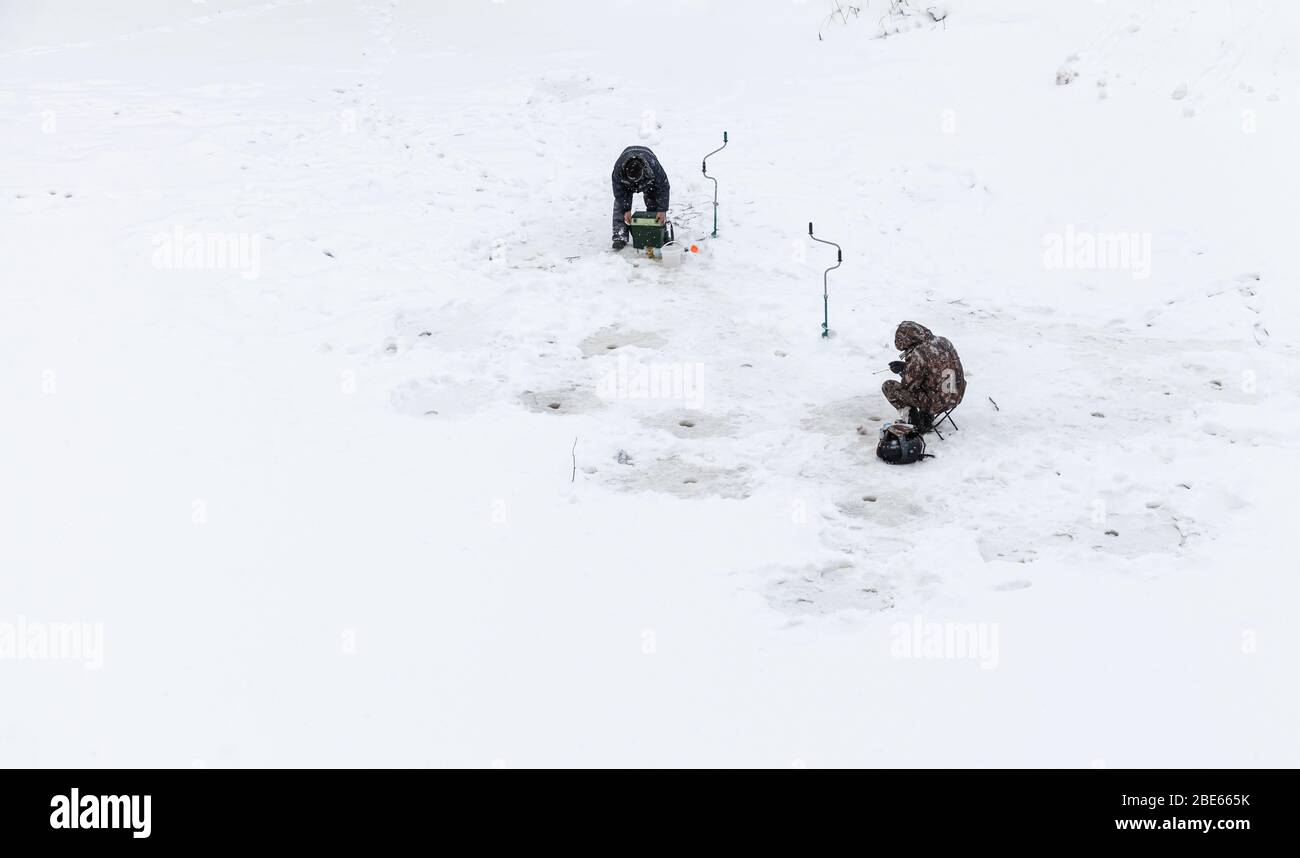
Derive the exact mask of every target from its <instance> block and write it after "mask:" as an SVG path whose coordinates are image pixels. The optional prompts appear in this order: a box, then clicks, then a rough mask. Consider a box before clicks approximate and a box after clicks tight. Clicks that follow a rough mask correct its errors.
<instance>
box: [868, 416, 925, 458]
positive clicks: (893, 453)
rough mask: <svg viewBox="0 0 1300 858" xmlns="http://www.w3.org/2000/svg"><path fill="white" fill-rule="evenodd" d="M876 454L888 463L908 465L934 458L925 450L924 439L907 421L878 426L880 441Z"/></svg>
mask: <svg viewBox="0 0 1300 858" xmlns="http://www.w3.org/2000/svg"><path fill="white" fill-rule="evenodd" d="M876 456H878V457H879V458H880V459H882V460H883V461H885V462H886V463H887V464H890V465H910V464H911V463H913V462H919V461H920V460H921V459H924V458H927V457H928V458H934V457H933V455H931V454H930V453H927V452H925V439H924V438H922V437H921V433H920V432H917V431H916V429H914V428H913V427H912V426H911V425H910V424H907V423H886V424H885V425H884V426H882V427H881V428H880V442H879V443H878V444H876Z"/></svg>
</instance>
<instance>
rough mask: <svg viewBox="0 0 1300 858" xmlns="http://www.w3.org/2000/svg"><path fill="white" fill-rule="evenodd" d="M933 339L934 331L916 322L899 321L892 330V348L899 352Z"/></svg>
mask: <svg viewBox="0 0 1300 858" xmlns="http://www.w3.org/2000/svg"><path fill="white" fill-rule="evenodd" d="M932 339H934V332H933V331H931V330H930V329H929V328H927V327H926V326H925V325H922V324H919V323H917V322H900V323H899V325H898V330H896V331H894V348H896V349H898V350H899V351H900V352H905V351H907V350H908V349H914V348H916V347H917V346H919V345H920V344H921V343H923V342H925V341H926V340H932Z"/></svg>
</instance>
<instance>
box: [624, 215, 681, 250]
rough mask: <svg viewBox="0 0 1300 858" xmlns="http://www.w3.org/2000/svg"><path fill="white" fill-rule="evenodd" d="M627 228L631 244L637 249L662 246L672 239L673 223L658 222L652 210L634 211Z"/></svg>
mask: <svg viewBox="0 0 1300 858" xmlns="http://www.w3.org/2000/svg"><path fill="white" fill-rule="evenodd" d="M628 230H629V232H631V233H632V246H633V247H635V248H637V249H638V250H644V249H646V248H658V247H663V246H664V245H665V244H667V243H668V242H670V241H672V240H673V225H672V224H671V223H667V222H665V223H662V224H661V223H658V222H657V221H656V220H655V213H654V212H634V213H633V214H632V223H631V225H630V226H629V227H628Z"/></svg>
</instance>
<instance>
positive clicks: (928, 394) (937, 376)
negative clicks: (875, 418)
mask: <svg viewBox="0 0 1300 858" xmlns="http://www.w3.org/2000/svg"><path fill="white" fill-rule="evenodd" d="M894 346H895V347H896V348H897V349H898V350H899V351H900V352H902V354H901V355H900V359H899V360H896V361H892V362H891V363H890V364H889V369H890V371H891V372H896V373H898V374H899V376H900V378H899V379H898V380H897V381H895V380H894V379H890V380H889V381H886V382H885V383H884V384H883V385H881V387H880V391H881V393H883V394H885V398H886V399H888V400H889V404H890V405H892V406H894V407H895V408H897V409H898V410H899V411H900V412H902V413H901V414H900V417H901V418H902V419H903V420H905V421H906V422H908V423H911V424H912V425H913V426H915V427H916V428H917V430H918V431H921V432H928V431H930V429H932V428H934V418H935V415H937V414H942V413H943V412H945V411H947V410H948V409H950V408H954V407H956V406H957V405H958V404H959V403H960V402H961V400H962V397H963V396H965V395H966V375H965V374H964V373H963V372H962V368H961V358H959V357H958V356H957V349H956V348H954V347H953V344H952V343H950V342H948V340H946V339H945V338H943V337H936V336H935V335H934V332H933V331H931V330H930V329H929V328H927V327H925V326H924V325H920V324H917V323H916V322H902V323H901V324H899V326H898V330H897V331H895V332H894Z"/></svg>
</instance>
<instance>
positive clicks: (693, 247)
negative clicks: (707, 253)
mask: <svg viewBox="0 0 1300 858" xmlns="http://www.w3.org/2000/svg"><path fill="white" fill-rule="evenodd" d="M699 252H700V248H699V245H696V244H692V245H691V253H699Z"/></svg>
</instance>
